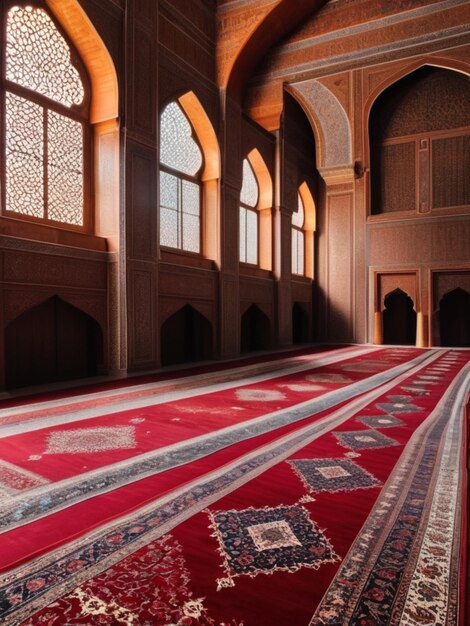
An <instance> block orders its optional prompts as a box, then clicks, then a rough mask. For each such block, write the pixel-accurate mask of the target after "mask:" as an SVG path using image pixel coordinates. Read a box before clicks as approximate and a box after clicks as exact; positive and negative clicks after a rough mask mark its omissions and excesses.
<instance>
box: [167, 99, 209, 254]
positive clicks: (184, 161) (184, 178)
mask: <svg viewBox="0 0 470 626" xmlns="http://www.w3.org/2000/svg"><path fill="white" fill-rule="evenodd" d="M202 163H203V158H202V151H201V149H200V147H199V145H198V144H197V142H196V141H195V140H194V138H193V132H192V127H191V124H190V123H189V121H188V118H187V117H186V115H185V114H184V112H183V110H182V109H181V107H180V106H179V104H178V103H176V102H170V104H168V105H167V106H166V107H165V109H164V110H163V112H162V114H161V117H160V244H161V245H162V246H167V247H170V248H179V249H180V250H184V251H186V252H196V253H199V252H200V250H201V185H200V181H199V178H198V173H199V171H200V169H201V167H202Z"/></svg>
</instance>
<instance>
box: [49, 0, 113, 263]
mask: <svg viewBox="0 0 470 626" xmlns="http://www.w3.org/2000/svg"><path fill="white" fill-rule="evenodd" d="M45 4H46V6H47V7H48V8H49V9H50V10H51V12H52V13H53V15H54V17H55V18H56V19H57V21H58V22H59V24H60V25H61V26H62V28H63V29H64V31H65V32H66V33H67V36H68V37H69V38H70V40H71V41H72V43H73V44H74V46H75V47H76V49H77V51H78V53H79V55H80V57H81V59H82V61H83V63H84V65H85V67H86V69H87V72H88V75H89V78H90V82H91V105H90V119H89V121H90V123H91V124H92V126H93V135H94V197H95V206H94V233H95V234H96V235H98V236H99V237H105V238H106V239H107V242H108V249H109V250H114V251H116V250H118V248H119V120H118V81H117V75H116V69H115V67H114V63H113V61H112V59H111V56H110V54H109V52H108V50H107V48H106V46H105V44H104V42H103V40H102V39H101V37H100V35H99V34H98V32H97V31H96V29H95V27H94V26H93V24H92V23H91V21H90V19H89V18H88V16H87V14H86V13H85V11H84V10H83V9H82V7H81V6H80V4H79V2H78V0H45Z"/></svg>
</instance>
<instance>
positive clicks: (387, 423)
mask: <svg viewBox="0 0 470 626" xmlns="http://www.w3.org/2000/svg"><path fill="white" fill-rule="evenodd" d="M357 420H358V421H359V422H362V423H363V424H365V425H366V426H369V428H391V427H392V426H402V425H403V422H402V420H399V419H397V418H396V417H393V415H359V416H358V417H357Z"/></svg>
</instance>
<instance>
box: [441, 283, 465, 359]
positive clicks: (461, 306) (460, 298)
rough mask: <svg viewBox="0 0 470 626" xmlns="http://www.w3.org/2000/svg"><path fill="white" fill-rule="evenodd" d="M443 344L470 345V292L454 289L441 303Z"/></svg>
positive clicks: (461, 346)
mask: <svg viewBox="0 0 470 626" xmlns="http://www.w3.org/2000/svg"><path fill="white" fill-rule="evenodd" d="M439 330H440V336H441V346H455V347H460V348H463V347H468V346H470V293H468V291H465V290H464V289H460V288H459V287H458V288H457V289H453V290H452V291H449V293H446V294H445V296H444V297H443V298H442V300H441V301H440V304H439Z"/></svg>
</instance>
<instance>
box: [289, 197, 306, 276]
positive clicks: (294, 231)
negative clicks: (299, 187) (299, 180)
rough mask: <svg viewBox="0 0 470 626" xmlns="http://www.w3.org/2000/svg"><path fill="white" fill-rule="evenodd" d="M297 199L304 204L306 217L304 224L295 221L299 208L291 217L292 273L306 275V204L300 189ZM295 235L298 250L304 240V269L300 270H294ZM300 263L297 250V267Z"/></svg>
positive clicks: (303, 208)
mask: <svg viewBox="0 0 470 626" xmlns="http://www.w3.org/2000/svg"><path fill="white" fill-rule="evenodd" d="M297 199H298V205H297V206H299V204H301V205H302V211H303V214H304V219H303V220H302V226H297V225H295V224H294V223H293V218H294V214H295V213H297V212H298V210H299V209H298V208H297V211H293V212H292V217H291V248H292V249H291V273H292V274H293V275H294V276H305V273H306V272H305V241H306V237H305V206H304V201H303V199H302V196H301V194H300V192H299V191H297ZM294 236H295V237H296V238H297V251H298V250H299V240H300V241H302V257H303V264H302V265H303V267H302V271H301V272H298V271H295V270H294V263H293V261H294V250H293V248H294V246H293V243H294ZM298 265H299V258H298V252H297V259H296V269H298V268H297V266H298Z"/></svg>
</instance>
